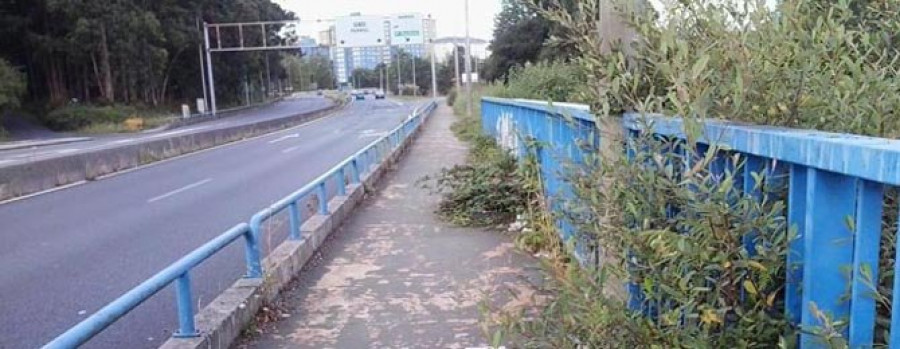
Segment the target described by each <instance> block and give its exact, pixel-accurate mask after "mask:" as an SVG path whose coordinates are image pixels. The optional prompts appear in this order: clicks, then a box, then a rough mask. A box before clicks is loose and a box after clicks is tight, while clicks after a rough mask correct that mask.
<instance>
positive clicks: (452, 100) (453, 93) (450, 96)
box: [447, 88, 456, 107]
mask: <svg viewBox="0 0 900 349" xmlns="http://www.w3.org/2000/svg"><path fill="white" fill-rule="evenodd" d="M455 102H456V89H455V88H454V89H451V90H450V93H447V105H449V106H451V107H452V106H453V103H455Z"/></svg>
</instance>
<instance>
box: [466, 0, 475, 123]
mask: <svg viewBox="0 0 900 349" xmlns="http://www.w3.org/2000/svg"><path fill="white" fill-rule="evenodd" d="M466 94H468V95H469V103H466V112H467V113H468V115H469V117H471V116H472V105H473V104H475V100H474V99H475V97H474V96H473V95H472V39H471V37H469V0H466Z"/></svg>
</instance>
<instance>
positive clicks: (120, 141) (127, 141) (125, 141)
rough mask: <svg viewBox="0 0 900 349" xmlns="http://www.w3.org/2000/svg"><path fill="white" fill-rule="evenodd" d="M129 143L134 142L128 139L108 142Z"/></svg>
mask: <svg viewBox="0 0 900 349" xmlns="http://www.w3.org/2000/svg"><path fill="white" fill-rule="evenodd" d="M131 142H134V139H131V138H129V139H120V140H118V141H113V142H109V144H125V143H131Z"/></svg>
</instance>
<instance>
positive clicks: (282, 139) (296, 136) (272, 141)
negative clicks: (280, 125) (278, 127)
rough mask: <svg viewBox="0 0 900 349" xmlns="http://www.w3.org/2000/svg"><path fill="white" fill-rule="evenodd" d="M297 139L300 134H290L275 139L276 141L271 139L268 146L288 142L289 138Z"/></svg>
mask: <svg viewBox="0 0 900 349" xmlns="http://www.w3.org/2000/svg"><path fill="white" fill-rule="evenodd" d="M299 137H300V134H299V133H292V134H289V135H284V136H281V137H278V138H276V139H273V140H271V141H269V144H275V143H278V142H281V141H284V140H288V139H291V138H299Z"/></svg>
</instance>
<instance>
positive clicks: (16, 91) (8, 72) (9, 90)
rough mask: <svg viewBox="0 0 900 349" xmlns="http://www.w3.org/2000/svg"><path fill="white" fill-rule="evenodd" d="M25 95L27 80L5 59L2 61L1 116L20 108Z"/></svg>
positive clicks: (0, 73)
mask: <svg viewBox="0 0 900 349" xmlns="http://www.w3.org/2000/svg"><path fill="white" fill-rule="evenodd" d="M24 93H25V78H24V77H23V76H22V74H21V73H19V72H18V71H16V70H15V69H14V68H13V67H12V66H10V65H9V63H8V62H6V61H5V60H3V59H0V114H2V112H3V111H5V110H9V109H13V108H17V107H19V103H20V101H19V98H20V97H21V96H22V95H23V94H24Z"/></svg>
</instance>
